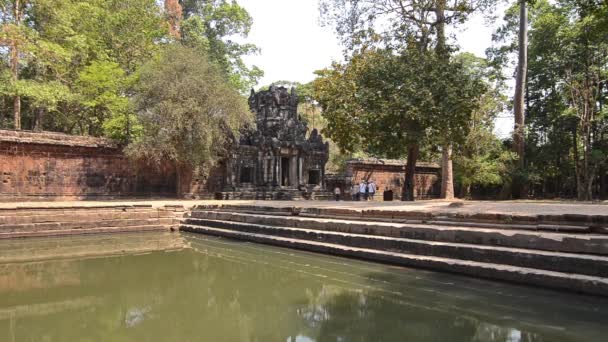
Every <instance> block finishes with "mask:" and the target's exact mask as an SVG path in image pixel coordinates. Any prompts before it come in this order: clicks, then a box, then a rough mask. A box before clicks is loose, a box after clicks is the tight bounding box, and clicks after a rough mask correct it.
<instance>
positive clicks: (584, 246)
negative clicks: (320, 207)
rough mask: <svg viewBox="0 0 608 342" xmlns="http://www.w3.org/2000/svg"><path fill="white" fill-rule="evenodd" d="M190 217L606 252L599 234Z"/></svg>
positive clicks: (217, 214)
mask: <svg viewBox="0 0 608 342" xmlns="http://www.w3.org/2000/svg"><path fill="white" fill-rule="evenodd" d="M190 217H191V218H202V219H211V220H223V221H234V222H243V223H252V224H263V225H273V226H281V227H292V228H305V229H316V230H323V231H337V232H344V233H354V234H369V235H378V236H387V237H397V238H406V239H416V240H428V241H438V242H453V243H468V244H476V245H488V246H500V247H512V248H523V249H534V250H545V251H554V252H569V253H583V254H597V255H608V236H607V235H603V234H573V233H551V232H538V231H527V230H509V229H489V228H479V227H467V226H453V225H450V226H445V225H433V224H422V223H420V224H415V223H387V222H370V221H360V220H357V221H355V220H345V219H328V218H311V217H299V216H276V215H262V214H251V213H237V212H224V211H212V210H195V211H192V212H191V214H190Z"/></svg>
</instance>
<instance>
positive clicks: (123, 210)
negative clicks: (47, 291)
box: [0, 205, 184, 239]
mask: <svg viewBox="0 0 608 342" xmlns="http://www.w3.org/2000/svg"><path fill="white" fill-rule="evenodd" d="M183 213H184V208H183V207H182V206H165V207H160V208H154V207H152V206H151V205H115V206H113V205H109V206H68V207H56V206H54V207H17V208H11V209H0V239H6V238H18V237H30V236H57V235H75V234H93V233H114V232H135V231H158V230H161V231H162V230H164V231H166V230H170V229H175V228H177V223H178V220H177V219H179V218H181V216H183Z"/></svg>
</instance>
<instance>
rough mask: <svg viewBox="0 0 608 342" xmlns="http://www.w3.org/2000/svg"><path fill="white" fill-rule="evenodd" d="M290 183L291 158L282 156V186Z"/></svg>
mask: <svg viewBox="0 0 608 342" xmlns="http://www.w3.org/2000/svg"><path fill="white" fill-rule="evenodd" d="M289 185H290V179H289V158H281V186H289Z"/></svg>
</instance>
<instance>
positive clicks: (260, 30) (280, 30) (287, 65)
mask: <svg viewBox="0 0 608 342" xmlns="http://www.w3.org/2000/svg"><path fill="white" fill-rule="evenodd" d="M238 3H239V4H240V5H242V6H243V7H245V8H246V9H247V11H248V12H249V14H250V15H251V16H252V17H253V27H252V29H251V32H250V34H249V37H248V39H247V41H248V42H250V43H253V44H256V45H257V46H258V47H259V48H260V49H261V53H260V54H259V55H256V56H248V57H247V58H246V62H247V63H248V64H253V65H257V66H258V67H260V68H261V69H262V70H264V73H265V74H264V77H263V78H262V80H261V81H260V84H259V85H267V84H270V83H272V82H274V81H279V80H287V81H297V82H301V83H306V82H309V81H312V80H313V79H314V77H315V75H314V74H313V72H314V71H315V70H319V69H323V68H326V67H328V66H330V65H331V62H332V61H334V60H336V61H340V60H342V47H341V46H340V44H339V42H338V39H337V38H336V36H335V34H334V31H333V29H332V28H330V27H321V26H320V25H319V11H318V0H238ZM499 11H500V12H499V15H498V17H502V11H503V9H499ZM495 25H496V24H493V25H492V26H491V27H488V26H486V23H485V20H484V18H483V17H482V16H481V15H475V16H473V17H471V18H470V20H469V21H468V22H467V23H466V24H465V25H464V26H462V27H461V28H460V29H458V30H456V31H454V32H453V33H455V34H456V38H457V41H458V43H459V45H460V47H461V50H462V51H468V52H472V53H474V54H476V55H478V56H480V57H485V50H486V48H488V47H489V46H490V44H491V35H492V32H493V29H494V27H495ZM512 125H513V119H512V118H500V119H498V120H497V122H496V129H495V133H496V134H497V135H499V136H501V137H504V136H507V135H508V134H509V132H510V131H511V130H512Z"/></svg>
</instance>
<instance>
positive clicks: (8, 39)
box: [0, 0, 27, 129]
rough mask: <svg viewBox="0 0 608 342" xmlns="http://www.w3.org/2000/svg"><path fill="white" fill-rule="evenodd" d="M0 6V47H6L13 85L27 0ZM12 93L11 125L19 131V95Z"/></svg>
mask: <svg viewBox="0 0 608 342" xmlns="http://www.w3.org/2000/svg"><path fill="white" fill-rule="evenodd" d="M0 6H1V7H0V8H1V9H2V11H1V12H0V24H2V35H0V46H1V45H8V50H9V56H10V57H9V67H10V72H11V82H12V83H13V85H15V84H17V82H18V81H19V68H20V57H21V56H20V53H21V48H22V45H24V44H25V43H26V42H25V40H26V35H25V32H23V27H22V26H23V25H22V22H23V16H24V10H25V7H26V6H27V0H4V1H0ZM13 92H14V94H13V125H14V128H15V129H21V95H20V94H19V93H17V92H15V91H14V90H13Z"/></svg>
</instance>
